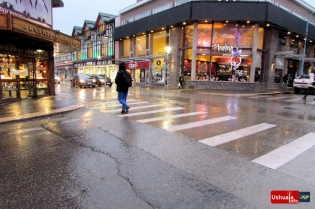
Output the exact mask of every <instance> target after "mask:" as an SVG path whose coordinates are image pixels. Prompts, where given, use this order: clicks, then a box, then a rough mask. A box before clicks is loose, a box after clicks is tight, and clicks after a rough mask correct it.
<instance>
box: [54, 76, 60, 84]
mask: <svg viewBox="0 0 315 209" xmlns="http://www.w3.org/2000/svg"><path fill="white" fill-rule="evenodd" d="M57 83H58V84H59V83H60V78H59V76H58V75H56V74H55V84H57Z"/></svg>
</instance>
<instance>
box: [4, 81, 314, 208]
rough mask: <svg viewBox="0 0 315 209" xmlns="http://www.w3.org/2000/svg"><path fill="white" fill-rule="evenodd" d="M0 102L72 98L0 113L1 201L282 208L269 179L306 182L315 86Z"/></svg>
mask: <svg viewBox="0 0 315 209" xmlns="http://www.w3.org/2000/svg"><path fill="white" fill-rule="evenodd" d="M56 93H57V95H56V96H54V97H49V98H47V97H46V98H39V99H36V100H28V101H22V102H21V103H19V104H17V103H12V104H8V105H3V108H2V112H0V117H8V116H10V115H14V114H17V113H16V112H18V114H20V113H21V114H28V113H33V112H44V111H48V110H49V109H58V108H63V107H67V106H71V105H78V104H79V105H82V107H81V108H80V109H77V110H74V111H71V112H67V113H61V114H57V115H53V116H49V117H41V118H35V119H32V120H26V121H17V122H10V123H4V124H0V135H1V137H0V138H1V139H0V158H1V163H0V208H93V209H94V208H106V209H107V208H115V209H116V208H119V209H120V208H130V209H131V208H132V209H135V208H137V209H142V208H179V209H186V208H191V209H195V208H196V209H197V208H198V209H199V208H206V209H208V208H211V209H212V208H218V209H221V208H231V209H232V208H233V209H234V208H240V209H243V208H288V205H273V204H271V203H270V192H271V190H299V191H305V192H310V194H311V202H310V203H299V204H298V205H290V208H314V207H315V204H314V201H313V200H314V196H315V189H314V188H315V181H314V179H315V172H314V171H315V158H314V156H315V146H314V145H315V111H314V107H315V100H314V98H315V96H314V95H309V96H308V98H307V99H306V100H302V99H301V98H302V95H296V94H293V93H290V94H283V93H282V92H271V91H270V92H240V91H222V90H221V91H220V90H216V91H215V90H207V91H203V90H191V89H184V90H180V89H171V90H170V91H167V90H165V88H164V87H162V86H154V87H144V86H142V87H140V86H137V87H132V88H131V89H130V92H129V96H128V104H129V106H130V110H129V113H128V114H124V115H122V114H121V113H120V111H121V105H120V104H119V103H118V101H117V93H116V91H115V85H114V86H112V87H111V88H109V87H103V86H102V87H97V88H95V89H94V88H91V89H76V88H74V89H70V83H69V82H68V81H65V82H62V83H61V84H58V85H56Z"/></svg>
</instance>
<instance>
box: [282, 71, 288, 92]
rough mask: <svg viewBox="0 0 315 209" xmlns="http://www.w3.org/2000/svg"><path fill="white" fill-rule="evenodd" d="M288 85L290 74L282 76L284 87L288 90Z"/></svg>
mask: <svg viewBox="0 0 315 209" xmlns="http://www.w3.org/2000/svg"><path fill="white" fill-rule="evenodd" d="M287 86H288V74H284V76H283V77H282V89H283V90H284V91H286V88H287Z"/></svg>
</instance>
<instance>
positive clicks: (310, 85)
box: [302, 70, 315, 99]
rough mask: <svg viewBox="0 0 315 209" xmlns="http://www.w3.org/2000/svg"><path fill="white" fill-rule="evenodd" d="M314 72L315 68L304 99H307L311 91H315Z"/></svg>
mask: <svg viewBox="0 0 315 209" xmlns="http://www.w3.org/2000/svg"><path fill="white" fill-rule="evenodd" d="M314 73H315V70H313V71H312V72H311V73H310V79H309V81H308V83H307V89H306V91H305V95H304V97H302V99H306V97H307V95H308V94H309V92H310V91H313V92H314V85H313V83H314Z"/></svg>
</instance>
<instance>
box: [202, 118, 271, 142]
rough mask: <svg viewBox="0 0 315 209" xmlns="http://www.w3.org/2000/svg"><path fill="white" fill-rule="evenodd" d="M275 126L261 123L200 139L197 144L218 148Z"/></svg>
mask: <svg viewBox="0 0 315 209" xmlns="http://www.w3.org/2000/svg"><path fill="white" fill-rule="evenodd" d="M275 126H276V125H273V124H268V123H261V124H258V125H254V126H250V127H247V128H243V129H239V130H236V131H232V132H229V133H225V134H221V135H218V136H214V137H210V138H206V139H202V140H199V142H200V143H203V144H206V145H209V146H211V147H215V146H218V145H220V144H224V143H227V142H230V141H233V140H236V139H239V138H242V137H245V136H249V135H251V134H255V133H258V132H261V131H264V130H267V129H269V128H273V127H275Z"/></svg>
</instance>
